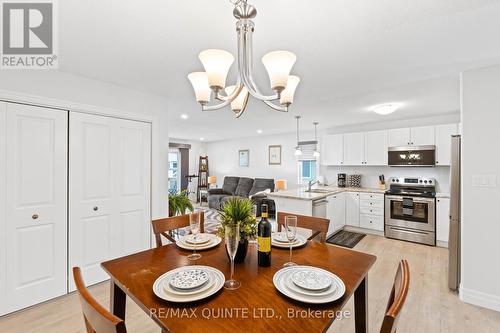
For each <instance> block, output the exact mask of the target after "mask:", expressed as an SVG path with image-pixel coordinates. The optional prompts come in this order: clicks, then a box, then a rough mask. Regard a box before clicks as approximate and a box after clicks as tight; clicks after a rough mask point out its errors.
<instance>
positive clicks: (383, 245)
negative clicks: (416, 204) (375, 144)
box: [0, 235, 500, 333]
mask: <svg viewBox="0 0 500 333" xmlns="http://www.w3.org/2000/svg"><path fill="white" fill-rule="evenodd" d="M355 250H358V251H363V252H367V253H371V254H374V255H376V256H377V262H376V263H375V265H374V267H373V268H372V269H371V271H370V274H369V316H370V321H369V325H370V326H369V327H370V331H371V332H378V331H379V328H380V324H381V321H382V317H383V313H384V310H385V306H386V302H387V298H388V296H389V290H390V288H391V284H392V281H393V278H394V274H395V270H396V267H397V263H398V261H399V260H400V259H403V258H405V259H407V260H408V261H409V263H410V270H411V281H410V292H409V295H408V299H407V303H406V305H405V308H404V310H403V313H402V315H401V318H400V321H399V329H398V333H406V332H415V333H421V332H424V333H434V332H450V333H462V332H463V333H469V332H475V333H497V332H500V313H499V312H495V311H490V310H486V309H482V308H479V307H475V306H472V305H468V304H465V303H462V302H461V301H460V300H459V299H458V296H457V295H456V294H455V293H452V292H450V291H449V290H448V287H447V265H448V264H447V261H448V260H447V253H448V252H447V250H446V249H441V248H435V247H428V246H424V245H417V244H412V243H406V242H400V241H395V240H389V239H385V238H383V237H377V236H370V235H368V236H366V237H365V238H364V239H363V240H362V241H361V242H360V243H359V244H358V245H357V246H356V248H355ZM90 289H91V292H92V293H93V294H94V295H95V297H96V298H97V299H98V300H99V301H100V302H101V303H102V304H105V305H107V304H109V286H108V283H102V284H99V285H96V286H93V287H91V288H90ZM345 309H346V310H350V311H351V313H352V311H353V304H352V300H351V301H349V302H348V304H347V306H346V308H345ZM126 323H127V328H128V331H129V332H131V333H134V332H140V333H149V332H155V333H158V332H159V331H160V330H159V329H158V327H157V326H156V325H155V324H154V323H153V322H152V321H151V320H150V319H149V318H148V317H147V316H146V315H145V314H144V313H143V312H142V311H141V310H140V309H139V308H138V307H137V306H136V305H135V304H134V303H133V302H131V301H130V300H128V302H127V319H126ZM0 332H9V333H35V332H44V333H74V332H81V333H83V332H84V328H83V321H82V317H81V312H80V305H79V303H78V299H77V296H76V295H75V294H72V295H68V296H64V297H61V298H59V299H56V300H53V301H50V302H47V303H44V304H41V305H38V306H35V307H33V308H30V309H27V310H24V311H21V312H18V313H15V314H13V315H10V316H7V317H4V318H0ZM329 332H330V333H331V332H341V333H344V332H354V319H353V318H350V319H343V320H338V321H336V322H334V324H333V325H332V327H331V328H330V330H329Z"/></svg>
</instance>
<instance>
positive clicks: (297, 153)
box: [295, 116, 302, 156]
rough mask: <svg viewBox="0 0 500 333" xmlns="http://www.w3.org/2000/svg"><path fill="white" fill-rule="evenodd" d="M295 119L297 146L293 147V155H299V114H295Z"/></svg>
mask: <svg viewBox="0 0 500 333" xmlns="http://www.w3.org/2000/svg"><path fill="white" fill-rule="evenodd" d="M295 119H296V120H297V147H295V156H301V155H302V149H301V148H300V145H299V119H300V116H295Z"/></svg>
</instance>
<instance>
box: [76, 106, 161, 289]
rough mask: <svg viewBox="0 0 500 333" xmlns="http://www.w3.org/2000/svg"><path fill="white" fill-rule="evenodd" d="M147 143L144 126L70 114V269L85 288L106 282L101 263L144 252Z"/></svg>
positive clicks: (147, 129)
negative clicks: (79, 276)
mask: <svg viewBox="0 0 500 333" xmlns="http://www.w3.org/2000/svg"><path fill="white" fill-rule="evenodd" d="M150 141H151V130H150V124H148V123H142V122H136V121H129V120H122V119H116V118H111V117H103V116H96V115H90V114H82V113H71V115H70V147H71V149H70V221H69V228H70V242H69V244H70V267H73V266H80V267H81V268H82V271H83V274H84V278H85V281H86V282H87V283H88V284H93V283H97V282H100V281H103V280H106V279H108V278H109V276H108V275H107V274H106V273H105V272H104V271H103V270H102V269H101V267H100V264H101V262H103V261H106V260H109V259H112V258H116V257H120V256H123V255H125V254H129V253H132V252H137V251H141V250H143V249H146V248H149V245H150V242H149V235H150V223H151V222H150V208H149V207H150V199H149V196H150V190H149V188H150V161H151V157H150V155H151V153H150ZM70 275H71V272H70ZM70 290H74V284H73V279H72V278H71V279H70Z"/></svg>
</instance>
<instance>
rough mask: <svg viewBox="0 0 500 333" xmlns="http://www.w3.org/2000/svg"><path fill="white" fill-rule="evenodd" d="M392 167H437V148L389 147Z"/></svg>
mask: <svg viewBox="0 0 500 333" xmlns="http://www.w3.org/2000/svg"><path fill="white" fill-rule="evenodd" d="M388 154H389V156H388V162H389V165H390V166H435V165H436V146H433V145H432V146H403V147H389V150H388Z"/></svg>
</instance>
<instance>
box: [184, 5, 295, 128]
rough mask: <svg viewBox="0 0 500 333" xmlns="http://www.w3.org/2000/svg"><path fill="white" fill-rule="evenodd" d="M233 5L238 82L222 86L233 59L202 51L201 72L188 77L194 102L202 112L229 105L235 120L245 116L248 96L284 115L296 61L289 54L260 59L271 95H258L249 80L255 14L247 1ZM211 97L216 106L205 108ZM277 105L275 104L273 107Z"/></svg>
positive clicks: (220, 52) (292, 91)
mask: <svg viewBox="0 0 500 333" xmlns="http://www.w3.org/2000/svg"><path fill="white" fill-rule="evenodd" d="M230 1H231V3H232V4H234V5H235V8H234V10H233V15H234V17H236V19H237V20H238V21H237V22H236V32H237V37H238V61H237V64H238V78H237V80H236V84H235V85H229V86H226V78H227V74H228V72H229V69H230V68H231V65H232V64H233V62H234V60H235V59H234V56H233V55H232V54H231V53H229V52H227V51H224V50H217V49H209V50H205V51H202V52H201V53H200V54H199V56H198V58H199V59H200V61H201V63H202V64H203V67H204V68H205V71H204V72H194V73H191V74H189V75H188V79H189V81H190V82H191V84H192V86H193V89H194V92H195V95H196V101H197V102H198V103H200V104H201V107H202V110H203V111H214V110H219V109H222V108H223V107H225V106H227V105H231V109H232V110H233V111H234V113H235V115H236V118H239V117H241V115H242V114H243V112H245V109H246V106H247V103H248V98H249V95H252V96H253V97H254V98H257V99H259V100H261V101H263V102H264V103H265V104H266V105H268V106H269V107H271V108H272V109H274V110H276V111H281V112H287V111H288V107H289V106H290V104H292V103H293V96H294V94H295V89H296V88H297V85H298V84H299V82H300V78H299V77H298V76H295V75H290V71H291V69H292V67H293V65H294V64H295V61H296V60H297V57H296V56H295V54H293V53H292V52H288V51H273V52H270V53H268V54H266V55H264V56H263V57H262V63H263V64H264V67H265V68H266V71H267V73H268V75H269V79H270V83H271V89H272V90H273V91H274V94H272V95H264V94H263V93H261V91H260V90H259V88H258V87H257V85H256V84H255V81H254V78H253V60H252V54H253V52H252V51H253V50H252V34H253V32H254V27H255V25H254V23H253V22H252V20H251V19H253V18H254V17H255V16H256V15H257V10H256V9H255V7H253V6H252V5H249V4H247V0H230ZM212 96H213V99H214V100H217V101H219V102H218V103H217V104H212V105H209V103H210V100H211V98H212ZM275 101H277V103H279V104H277V103H275Z"/></svg>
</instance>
